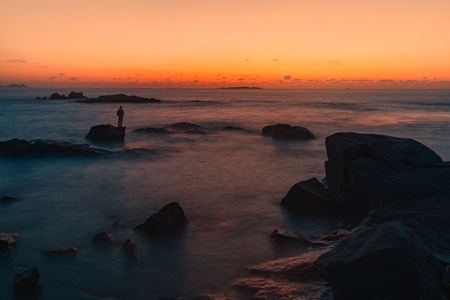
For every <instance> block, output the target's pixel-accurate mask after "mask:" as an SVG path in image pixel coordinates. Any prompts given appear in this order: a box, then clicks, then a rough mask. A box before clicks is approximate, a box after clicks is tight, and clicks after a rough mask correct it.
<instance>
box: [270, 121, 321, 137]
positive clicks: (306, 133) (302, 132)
mask: <svg viewBox="0 0 450 300" xmlns="http://www.w3.org/2000/svg"><path fill="white" fill-rule="evenodd" d="M262 135H263V136H271V137H272V138H273V139H276V140H309V139H314V138H315V136H314V134H313V133H312V132H311V131H310V130H309V129H307V128H305V127H301V126H291V125H289V124H276V125H269V126H266V127H264V128H263V129H262Z"/></svg>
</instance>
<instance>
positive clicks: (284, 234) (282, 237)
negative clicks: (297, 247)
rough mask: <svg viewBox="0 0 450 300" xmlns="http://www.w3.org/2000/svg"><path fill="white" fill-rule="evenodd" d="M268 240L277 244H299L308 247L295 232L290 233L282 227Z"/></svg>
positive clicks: (303, 239)
mask: <svg viewBox="0 0 450 300" xmlns="http://www.w3.org/2000/svg"><path fill="white" fill-rule="evenodd" d="M270 239H271V240H272V241H273V242H275V243H279V244H286V243H287V244H292V243H299V244H303V245H308V246H309V244H310V243H309V241H308V240H307V239H305V238H304V237H302V236H301V235H300V234H298V233H296V232H292V231H291V230H289V229H288V228H286V227H284V226H280V227H279V228H277V229H275V230H274V231H273V232H272V233H271V234H270Z"/></svg>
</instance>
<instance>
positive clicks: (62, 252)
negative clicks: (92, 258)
mask: <svg viewBox="0 0 450 300" xmlns="http://www.w3.org/2000/svg"><path fill="white" fill-rule="evenodd" d="M46 253H47V254H48V255H76V254H78V248H76V247H70V248H64V249H55V250H49V251H47V252H46Z"/></svg>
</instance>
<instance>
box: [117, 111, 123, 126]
mask: <svg viewBox="0 0 450 300" xmlns="http://www.w3.org/2000/svg"><path fill="white" fill-rule="evenodd" d="M124 114H125V113H124V112H123V109H122V106H120V107H119V109H118V110H117V116H118V117H119V122H118V123H117V126H118V127H122V121H123V115H124Z"/></svg>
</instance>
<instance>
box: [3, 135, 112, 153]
mask: <svg viewBox="0 0 450 300" xmlns="http://www.w3.org/2000/svg"><path fill="white" fill-rule="evenodd" d="M107 153H110V152H109V151H106V150H102V149H96V148H91V147H90V146H89V145H87V144H72V143H70V142H64V141H48V140H31V141H27V140H20V139H12V140H9V141H3V142H0V155H4V156H15V157H22V156H49V155H52V156H54V155H56V156H58V155H62V156H97V155H100V154H107Z"/></svg>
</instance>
